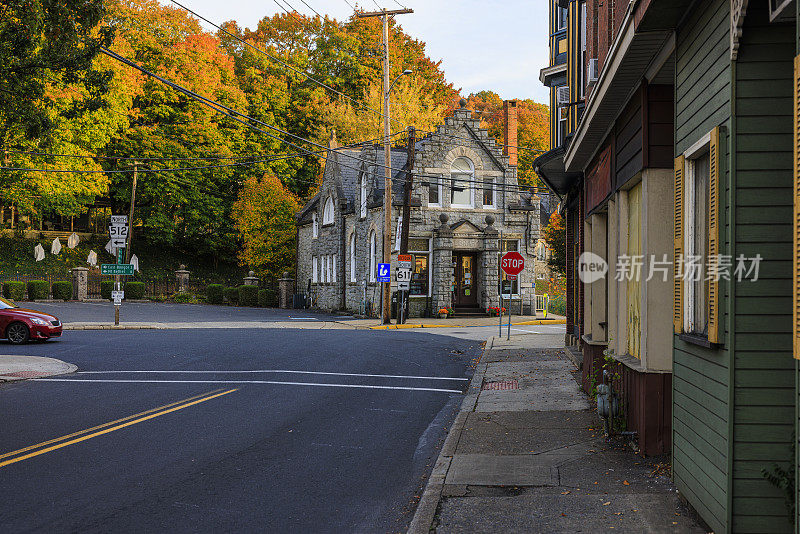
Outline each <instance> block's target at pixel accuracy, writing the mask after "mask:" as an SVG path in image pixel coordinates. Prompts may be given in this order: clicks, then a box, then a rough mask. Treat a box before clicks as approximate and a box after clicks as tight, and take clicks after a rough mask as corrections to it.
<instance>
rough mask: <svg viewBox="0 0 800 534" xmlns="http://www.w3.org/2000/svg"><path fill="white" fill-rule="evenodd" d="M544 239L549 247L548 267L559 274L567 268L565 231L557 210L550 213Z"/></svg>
mask: <svg viewBox="0 0 800 534" xmlns="http://www.w3.org/2000/svg"><path fill="white" fill-rule="evenodd" d="M544 240H545V242H546V243H547V246H548V247H549V248H550V252H551V256H550V260H549V262H548V263H549V264H550V267H551V268H552V269H553V270H554V271H556V272H558V273H561V274H564V273H565V272H566V270H567V233H566V230H565V229H564V219H563V218H562V217H561V215H559V213H558V212H557V211H555V212H553V214H552V215H550V222H549V224H548V225H547V227H545V229H544Z"/></svg>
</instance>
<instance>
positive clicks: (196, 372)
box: [77, 369, 469, 382]
mask: <svg viewBox="0 0 800 534" xmlns="http://www.w3.org/2000/svg"><path fill="white" fill-rule="evenodd" d="M130 373H152V374H179V375H181V374H206V375H224V374H242V373H289V374H298V375H328V376H361V377H367V378H409V379H415V380H462V381H464V382H466V381H468V380H469V379H468V378H449V377H446V376H406V375H370V374H363V373H327V372H324V371H290V370H285V369H254V370H245V371H189V370H187V371H179V370H169V371H167V370H150V371H81V372H79V373H77V374H79V375H116V374H130Z"/></svg>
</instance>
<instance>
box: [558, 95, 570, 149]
mask: <svg viewBox="0 0 800 534" xmlns="http://www.w3.org/2000/svg"><path fill="white" fill-rule="evenodd" d="M559 87H566V85H559V86H557V87H556V93H558V88H559ZM566 107H567V106H562V105H558V104H557V105H556V146H561V145H562V144H564V140H565V139H566V138H567V117H566V116H565V117H563V118H562V113H561V110H562V109H564V108H566ZM566 115H569V111H568V112H567V113H566Z"/></svg>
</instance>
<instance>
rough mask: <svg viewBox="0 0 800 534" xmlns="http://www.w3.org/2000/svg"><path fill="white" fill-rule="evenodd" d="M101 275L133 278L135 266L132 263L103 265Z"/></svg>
mask: <svg viewBox="0 0 800 534" xmlns="http://www.w3.org/2000/svg"><path fill="white" fill-rule="evenodd" d="M100 274H107V275H111V276H117V275H119V276H133V265H131V264H130V263H123V264H121V265H119V264H116V263H103V264H101V265H100Z"/></svg>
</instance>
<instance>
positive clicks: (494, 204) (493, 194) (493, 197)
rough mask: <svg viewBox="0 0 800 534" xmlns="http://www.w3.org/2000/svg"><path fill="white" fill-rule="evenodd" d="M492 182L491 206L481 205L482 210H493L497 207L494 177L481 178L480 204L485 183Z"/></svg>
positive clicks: (484, 190) (495, 180) (484, 191)
mask: <svg viewBox="0 0 800 534" xmlns="http://www.w3.org/2000/svg"><path fill="white" fill-rule="evenodd" d="M487 180H491V181H492V203H491V204H483V207H484V208H489V209H494V208H496V207H497V177H496V176H483V177H481V203H482V202H483V199H484V194H485V193H486V181H487Z"/></svg>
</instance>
